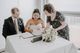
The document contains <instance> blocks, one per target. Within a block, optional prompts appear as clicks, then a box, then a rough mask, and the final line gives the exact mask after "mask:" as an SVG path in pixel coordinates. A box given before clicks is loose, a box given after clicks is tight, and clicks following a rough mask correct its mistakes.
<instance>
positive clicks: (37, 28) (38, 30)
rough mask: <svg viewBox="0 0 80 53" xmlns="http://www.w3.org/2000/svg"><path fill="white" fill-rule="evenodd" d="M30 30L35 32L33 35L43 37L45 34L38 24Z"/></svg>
mask: <svg viewBox="0 0 80 53" xmlns="http://www.w3.org/2000/svg"><path fill="white" fill-rule="evenodd" d="M30 29H32V30H33V32H32V34H33V35H41V34H42V32H43V28H42V27H41V25H40V24H38V25H31V26H30Z"/></svg>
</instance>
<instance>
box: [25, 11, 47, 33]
mask: <svg viewBox="0 0 80 53" xmlns="http://www.w3.org/2000/svg"><path fill="white" fill-rule="evenodd" d="M44 27H45V26H44V22H43V20H42V19H41V18H40V12H39V9H34V11H33V14H32V18H31V19H29V20H28V22H27V23H26V26H25V32H31V33H32V32H33V31H34V32H37V31H36V29H38V30H40V28H44Z"/></svg>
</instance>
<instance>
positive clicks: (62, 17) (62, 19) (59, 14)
mask: <svg viewBox="0 0 80 53" xmlns="http://www.w3.org/2000/svg"><path fill="white" fill-rule="evenodd" d="M57 14H58V15H57V19H58V20H59V21H60V22H64V21H65V17H64V16H63V15H62V14H61V13H60V12H58V13H57Z"/></svg>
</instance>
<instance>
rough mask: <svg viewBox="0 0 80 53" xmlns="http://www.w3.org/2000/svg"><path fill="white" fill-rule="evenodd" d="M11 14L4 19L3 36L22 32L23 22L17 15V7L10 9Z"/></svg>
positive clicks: (18, 13)
mask: <svg viewBox="0 0 80 53" xmlns="http://www.w3.org/2000/svg"><path fill="white" fill-rule="evenodd" d="M11 13H12V16H10V17H9V18H7V19H5V20H4V25H3V33H2V34H3V36H4V37H5V38H7V36H10V35H14V34H18V33H23V32H24V24H23V20H22V19H21V18H20V17H19V15H20V12H19V9H18V8H12V9H11Z"/></svg>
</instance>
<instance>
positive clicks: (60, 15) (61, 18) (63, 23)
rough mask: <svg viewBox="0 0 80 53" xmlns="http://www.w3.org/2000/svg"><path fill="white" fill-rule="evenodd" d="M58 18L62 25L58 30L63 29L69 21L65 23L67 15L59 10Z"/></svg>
mask: <svg viewBox="0 0 80 53" xmlns="http://www.w3.org/2000/svg"><path fill="white" fill-rule="evenodd" d="M58 20H59V22H60V23H61V26H60V27H58V28H56V29H55V30H56V31H58V30H61V29H63V28H65V27H66V26H67V23H65V17H64V16H63V15H62V14H61V13H60V12H58Z"/></svg>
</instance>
